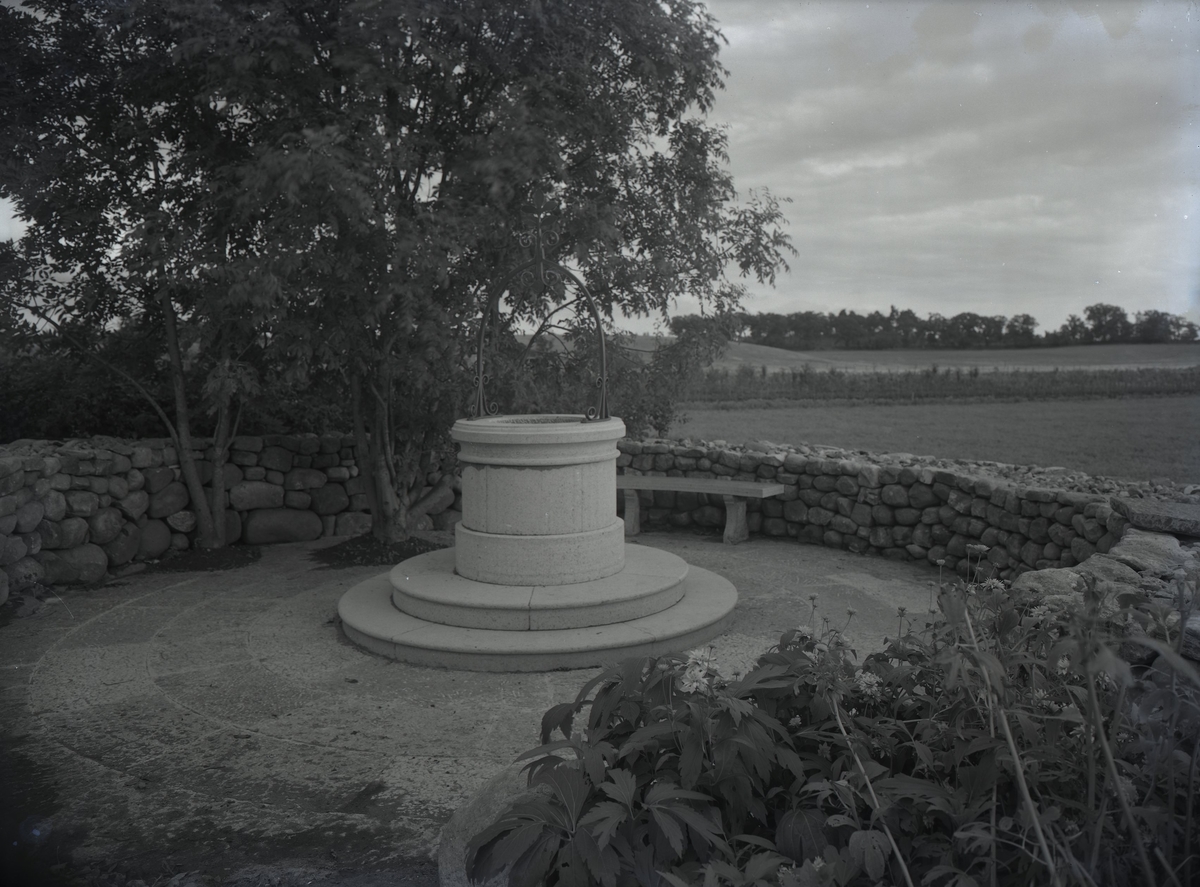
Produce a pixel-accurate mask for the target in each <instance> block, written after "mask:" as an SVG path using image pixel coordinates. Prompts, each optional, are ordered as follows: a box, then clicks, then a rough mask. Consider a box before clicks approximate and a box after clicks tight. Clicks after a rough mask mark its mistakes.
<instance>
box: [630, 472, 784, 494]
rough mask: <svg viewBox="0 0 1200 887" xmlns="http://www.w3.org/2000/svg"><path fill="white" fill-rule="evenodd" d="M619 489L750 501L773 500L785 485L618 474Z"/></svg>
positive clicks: (749, 481) (703, 478)
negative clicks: (670, 491) (695, 494)
mask: <svg viewBox="0 0 1200 887" xmlns="http://www.w3.org/2000/svg"><path fill="white" fill-rule="evenodd" d="M617 489H618V490H672V491H674V492H676V493H718V494H721V495H730V496H743V497H745V498H747V499H770V498H771V497H772V496H778V495H780V494H781V493H783V491H784V486H783V484H776V483H763V484H760V483H757V482H755V481H752V480H716V479H711V480H710V479H709V478H706V477H657V476H654V475H646V474H618V475H617Z"/></svg>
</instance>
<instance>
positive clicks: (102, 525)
mask: <svg viewBox="0 0 1200 887" xmlns="http://www.w3.org/2000/svg"><path fill="white" fill-rule="evenodd" d="M124 523H125V517H124V515H122V514H121V512H120V511H119V510H118V509H116V508H101V509H100V510H99V511H98V512H96V513H95V514H93V515H92V516H91V517H89V518H88V528H89V530H90V531H91V533H90V536H91V540H92V541H93V542H95V543H96V544H97V545H107V544H108V543H109V542H112V541H113V540H114V539H116V538H117V534H118V533H120V532H121V526H122V525H123V524H124Z"/></svg>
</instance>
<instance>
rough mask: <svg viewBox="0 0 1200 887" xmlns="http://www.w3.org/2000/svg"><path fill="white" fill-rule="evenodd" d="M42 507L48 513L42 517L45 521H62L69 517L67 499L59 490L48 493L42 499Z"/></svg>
mask: <svg viewBox="0 0 1200 887" xmlns="http://www.w3.org/2000/svg"><path fill="white" fill-rule="evenodd" d="M42 506H43V508H44V509H45V512H46V513H45V514H43V515H42V519H43V520H48V521H60V520H62V519H63V518H64V517H66V516H67V497H66V496H64V495H63V494H62V493H60V492H59V491H58V490H50V491H49V492H48V493H46V495H45V496H43V497H42Z"/></svg>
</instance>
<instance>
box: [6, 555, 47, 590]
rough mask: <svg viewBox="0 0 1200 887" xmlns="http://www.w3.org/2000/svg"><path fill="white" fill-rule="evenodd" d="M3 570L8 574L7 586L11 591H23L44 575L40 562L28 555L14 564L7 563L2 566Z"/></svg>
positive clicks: (35, 583) (36, 582) (40, 579)
mask: <svg viewBox="0 0 1200 887" xmlns="http://www.w3.org/2000/svg"><path fill="white" fill-rule="evenodd" d="M4 572H5V573H6V574H8V582H9V588H10V589H11V590H12V591H23V590H24V589H26V588H29V587H31V586H33V585H37V584H38V583H39V582H41V581H42V578H43V577H44V576H45V575H46V571H45V570H44V569H43V568H42V565H41V563H39V562H38V560H37V558H35V557H32V556H30V555H26V556H25V557H23V558H21V559H20V560H19V561H17V562H16V563H15V564H9V565H8V566H6V567H5V568H4Z"/></svg>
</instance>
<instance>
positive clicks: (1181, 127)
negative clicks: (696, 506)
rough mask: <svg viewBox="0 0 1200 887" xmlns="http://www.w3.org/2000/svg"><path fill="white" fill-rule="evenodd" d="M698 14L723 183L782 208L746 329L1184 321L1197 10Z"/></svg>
mask: <svg viewBox="0 0 1200 887" xmlns="http://www.w3.org/2000/svg"><path fill="white" fill-rule="evenodd" d="M708 5H709V7H710V9H711V10H712V11H713V13H714V14H715V15H716V17H717V19H718V21H719V22H720V24H721V27H722V30H723V31H724V33H725V34H726V36H727V38H728V39H729V45H728V46H727V47H726V48H725V50H724V52H723V53H722V60H723V63H724V64H725V66H726V68H728V69H729V71H730V76H729V78H728V85H727V89H726V91H725V92H724V93H722V94H721V95H720V96H719V97H718V101H717V105H716V108H715V110H714V113H713V115H712V119H713V120H714V122H718V123H723V124H725V125H727V126H728V128H729V136H730V155H731V166H732V171H733V173H734V176H735V180H736V181H737V183H738V185H739V187H740V188H741V189H742V190H743V191H744V190H745V189H746V188H749V187H761V186H764V185H765V186H768V187H770V188H771V189H772V190H773V191H774V192H775V193H776V194H778V195H780V196H786V197H790V198H792V200H793V203H791V204H790V205H789V206H788V207H787V213H788V216H789V218H790V219H791V222H792V224H791V227H790V229H789V230H790V233H791V235H792V238H793V241H794V243H795V245H796V247H797V249H798V250H799V252H800V255H799V256H798V257H797V260H796V261H795V262H793V263H792V266H793V270H792V272H791V273H790V274H788V275H785V276H783V277H782V278H781V279H780V281H779V283H778V285H777V289H776V290H775V291H770V290H759V291H756V293H755V297H754V298H753V299H752V300H751V301H750V302H749V303H748V306H747V307H748V308H749V309H750V310H774V311H795V310H808V309H812V310H839V309H840V308H843V307H857V308H859V309H863V310H872V309H875V308H879V309H882V310H886V309H887V307H888V305H890V304H896V305H898V306H903V307H911V308H913V309H914V310H916V311H918V312H919V313H930V312H934V311H936V312H939V313H943V314H951V313H956V312H957V311H960V310H970V311H977V312H979V313H986V314H1006V315H1011V314H1015V313H1030V314H1033V315H1034V316H1035V317H1037V318H1038V319H1039V320H1040V321H1041V322H1042V324H1043V326H1046V327H1057V326H1058V325H1059V324H1061V323H1062V321H1063V320H1064V319H1065V317H1066V315H1067V314H1068V313H1080V312H1081V311H1082V309H1083V307H1084V306H1086V305H1089V304H1093V303H1094V302H1097V301H1105V302H1110V303H1115V304H1119V305H1122V306H1123V307H1125V308H1126V309H1128V310H1129V311H1130V312H1134V311H1137V310H1145V309H1147V308H1158V309H1162V310H1168V311H1172V312H1175V313H1185V312H1187V311H1189V310H1195V309H1196V308H1197V307H1198V306H1197V305H1196V299H1197V292H1198V291H1200V284H1198V281H1200V251H1198V250H1197V244H1200V229H1198V228H1197V218H1198V216H1200V205H1197V204H1198V196H1197V195H1198V193H1200V187H1198V184H1200V175H1198V167H1200V131H1198V130H1197V128H1196V125H1195V121H1196V108H1197V87H1198V85H1200V53H1198V48H1200V41H1198V40H1197V37H1196V34H1197V33H1200V32H1198V31H1197V28H1196V22H1195V21H1193V20H1194V19H1195V18H1197V15H1198V13H1197V10H1196V9H1195V8H1194V4H1191V5H1190V6H1189V4H1187V3H1185V2H1168V3H1159V4H1139V3H1130V2H1123V0H1122V2H1114V3H1099V4H1097V3H1094V2H1091V0H1089V2H1088V3H1086V4H1084V3H1074V4H1068V3H1061V2H1057V3H1055V2H1042V3H1038V4H1037V5H1027V4H1010V3H1000V2H979V3H966V2H963V3H959V2H954V3H946V2H933V3H894V2H878V0H876V2H870V3H868V2H804V3H797V2H794V0H753V2H751V0H709V2H708ZM1185 215H1186V216H1188V218H1186V219H1185V218H1184V216H1185ZM1097 281H1099V282H1097Z"/></svg>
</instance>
